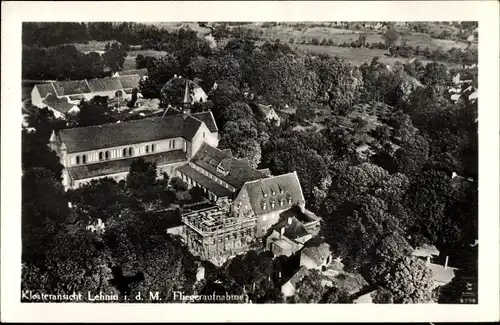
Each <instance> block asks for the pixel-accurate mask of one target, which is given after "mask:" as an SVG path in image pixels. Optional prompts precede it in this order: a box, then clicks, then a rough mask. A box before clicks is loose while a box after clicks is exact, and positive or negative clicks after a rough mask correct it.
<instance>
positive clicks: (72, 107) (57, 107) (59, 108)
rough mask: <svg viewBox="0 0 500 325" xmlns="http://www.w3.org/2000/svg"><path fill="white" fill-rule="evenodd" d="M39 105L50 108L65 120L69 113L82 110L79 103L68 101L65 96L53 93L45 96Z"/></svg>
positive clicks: (55, 114) (56, 115) (57, 116)
mask: <svg viewBox="0 0 500 325" xmlns="http://www.w3.org/2000/svg"><path fill="white" fill-rule="evenodd" d="M38 107H40V108H48V109H49V110H50V111H52V112H53V113H54V116H55V117H56V118H59V119H64V120H65V119H67V118H68V116H69V115H71V114H77V113H78V112H80V108H78V105H76V104H73V103H70V102H68V100H67V99H65V98H57V97H56V96H55V95H52V94H49V95H48V96H47V97H46V98H44V99H43V100H42V102H41V104H40V105H39V106H38Z"/></svg>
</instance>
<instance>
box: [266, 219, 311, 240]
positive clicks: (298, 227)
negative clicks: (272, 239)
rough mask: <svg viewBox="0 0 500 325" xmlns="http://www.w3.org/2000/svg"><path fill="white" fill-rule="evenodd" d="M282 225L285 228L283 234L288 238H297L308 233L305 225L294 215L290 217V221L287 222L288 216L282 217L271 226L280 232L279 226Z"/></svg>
mask: <svg viewBox="0 0 500 325" xmlns="http://www.w3.org/2000/svg"><path fill="white" fill-rule="evenodd" d="M283 227H284V228H285V231H284V233H283V235H284V236H285V237H286V238H289V239H297V238H301V237H304V236H307V235H309V232H308V231H307V230H306V227H304V225H303V224H302V223H301V222H300V221H299V220H297V218H295V217H291V223H288V218H282V219H281V220H280V221H279V222H277V223H276V224H275V225H273V227H272V228H273V229H274V230H276V231H277V232H278V233H281V228H283Z"/></svg>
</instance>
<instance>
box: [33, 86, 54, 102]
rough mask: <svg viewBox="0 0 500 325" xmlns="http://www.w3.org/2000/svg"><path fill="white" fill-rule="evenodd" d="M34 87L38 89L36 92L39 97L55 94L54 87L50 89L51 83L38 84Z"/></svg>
mask: <svg viewBox="0 0 500 325" xmlns="http://www.w3.org/2000/svg"><path fill="white" fill-rule="evenodd" d="M35 87H36V88H37V89H38V92H39V93H40V96H41V97H42V98H45V97H47V95H48V94H53V95H55V94H56V91H55V90H54V87H52V83H46V84H39V85H35Z"/></svg>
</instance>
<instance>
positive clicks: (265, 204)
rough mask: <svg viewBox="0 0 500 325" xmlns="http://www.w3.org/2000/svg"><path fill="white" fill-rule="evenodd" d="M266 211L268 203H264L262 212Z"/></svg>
mask: <svg viewBox="0 0 500 325" xmlns="http://www.w3.org/2000/svg"><path fill="white" fill-rule="evenodd" d="M266 209H267V203H266V202H264V203H262V210H266Z"/></svg>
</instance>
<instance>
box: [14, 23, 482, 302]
mask: <svg viewBox="0 0 500 325" xmlns="http://www.w3.org/2000/svg"><path fill="white" fill-rule="evenodd" d="M78 26H79V28H81V32H76V31H75V33H74V34H71V33H70V34H68V32H67V31H68V30H70V29H71V28H61V27H60V26H52V25H50V24H48V25H44V26H37V24H33V25H29V28H24V29H23V37H24V38H23V42H24V44H25V45H26V46H34V47H36V51H41V52H40V53H47V56H48V57H49V56H50V55H49V54H48V53H51V52H50V51H56V52H54V53H59V52H58V51H61V53H63V52H64V51H68V53H69V54H70V56H69V57H71V55H73V56H72V57H74V58H75V60H82V61H78V62H86V61H83V60H91V59H92V54H88V56H89V57H86V56H78V54H71V53H74V51H73V50H72V49H71V48H67V47H66V46H65V45H63V44H65V43H68V42H76V41H86V40H89V39H100V40H109V39H114V40H118V41H120V42H123V43H125V44H142V45H147V44H149V45H148V46H151V47H152V46H153V44H154V46H156V47H157V48H158V49H167V48H168V49H170V50H171V53H169V54H168V55H166V56H165V57H163V58H160V59H157V58H152V57H138V61H137V64H138V67H146V68H147V69H148V71H149V78H148V79H147V81H146V82H142V84H141V92H142V94H143V95H144V96H145V97H151V98H157V97H159V96H160V95H161V94H160V90H161V87H162V86H163V85H164V84H165V83H166V82H167V81H168V80H169V79H170V78H172V77H173V76H174V74H182V75H183V76H186V77H188V78H191V79H194V78H198V79H199V85H200V86H201V87H202V88H203V89H204V90H205V91H206V92H207V94H208V96H209V103H207V104H206V105H208V106H203V105H201V106H199V107H197V109H199V110H203V109H206V108H207V107H209V108H211V109H212V112H213V113H214V116H215V118H216V121H217V124H218V127H219V130H220V137H221V141H220V147H221V148H229V149H231V151H232V152H233V154H234V155H235V156H237V157H241V158H248V159H249V161H250V163H251V164H252V165H253V166H255V167H259V168H270V170H271V171H272V173H273V174H280V173H286V172H293V171H297V173H298V175H299V179H300V182H301V185H302V188H303V192H304V195H305V197H306V202H307V208H308V209H310V210H312V211H313V212H315V213H316V214H317V215H319V216H320V217H322V218H323V221H322V230H321V235H322V236H323V237H324V238H325V240H326V241H327V242H328V243H329V244H330V245H331V246H332V249H333V253H334V255H335V256H341V257H342V259H343V262H344V264H345V265H346V267H347V268H348V269H349V270H352V271H353V272H357V273H359V274H362V275H363V277H364V278H365V279H366V281H368V283H369V284H370V285H374V286H378V287H379V288H381V289H380V290H379V294H378V296H377V299H376V301H377V302H379V303H387V302H392V303H416V302H422V301H426V300H427V299H428V298H429V297H431V296H433V295H436V293H435V292H432V290H431V285H430V283H431V279H430V274H429V270H428V269H427V268H426V267H425V266H424V264H423V263H421V262H420V261H417V260H414V259H412V258H410V257H408V254H407V253H408V252H409V251H410V250H411V248H412V247H415V246H417V245H419V244H422V243H429V244H433V245H436V247H437V248H438V249H439V250H440V251H441V252H443V253H444V254H446V255H449V256H450V261H451V263H452V264H453V265H452V266H454V267H458V268H460V269H461V270H460V271H457V272H456V277H455V279H454V280H453V281H452V282H451V283H450V284H448V285H447V286H446V287H444V288H442V290H441V292H440V294H439V295H437V296H436V297H435V299H436V300H438V301H440V302H458V299H459V297H460V294H461V292H463V291H464V290H465V287H464V286H465V284H464V279H465V278H467V279H469V278H475V279H477V246H476V247H471V244H472V243H474V241H475V240H476V239H477V238H478V234H477V220H478V211H477V210H478V185H477V170H478V165H477V162H478V154H477V150H478V142H477V141H478V127H477V103H472V102H469V101H468V100H467V99H466V98H465V99H461V100H459V101H458V102H457V103H455V102H452V101H451V100H450V99H449V94H448V92H447V89H448V88H449V87H450V86H451V84H452V80H451V79H452V76H453V75H454V74H455V73H456V72H459V71H458V70H457V71H450V70H448V69H447V67H445V66H444V65H441V64H438V63H430V64H427V65H425V66H424V65H422V64H421V63H419V62H418V60H415V61H413V63H411V64H397V65H395V66H394V67H392V69H391V70H388V69H387V68H386V67H385V66H384V65H382V64H380V63H379V62H378V60H377V58H374V59H373V61H372V62H371V63H369V64H368V63H366V64H364V65H363V66H361V67H359V68H357V67H354V66H352V65H351V64H348V63H346V62H344V61H343V60H340V59H338V58H335V57H331V56H323V55H310V54H303V53H297V52H295V51H294V50H293V49H291V48H290V47H289V45H287V44H284V43H280V42H274V43H265V44H264V45H262V46H256V45H255V42H254V40H252V39H249V38H230V39H229V40H228V41H227V42H226V44H225V45H224V46H223V47H217V48H215V49H210V47H209V46H208V44H207V43H206V41H204V40H203V39H200V38H198V37H196V35H195V33H194V34H193V32H190V31H187V32H186V31H183V32H181V31H179V32H178V34H177V35H174V36H173V35H172V34H171V33H167V32H164V31H162V30H160V29H157V28H153V27H149V26H148V27H145V26H141V25H135V24H130V25H119V26H122V28H123V30H120V29H118V27H116V26H115V25H112V24H108V23H96V24H88V25H86V26H84V25H78ZM78 26H75V28H74V30H76V27H78ZM126 26H128V27H126ZM40 27H43V28H40ZM49 35H50V37H49ZM53 35H57V36H58V37H53ZM144 35H148V37H145V36H144ZM181 35H182V37H181ZM173 38H174V39H175V40H173ZM148 42H149V43H148ZM47 46H59V48H58V49H57V50H53V49H50V48H49V49H46V48H43V47H47ZM117 46H118V49H120V46H119V45H117ZM29 51H34V49H33V48H31V49H30V50H29ZM40 55H42V54H40ZM61 55H63V54H61ZM68 60H69V59H68ZM29 62H30V61H29V57H23V69H25V67H26V66H27V65H28V64H29ZM75 62H76V61H75ZM96 62H97V61H96ZM99 62H100V61H99ZM101 63H102V62H101ZM101 63H99V64H97V63H96V65H95V66H92V65H91V67H89V66H88V65H85V64H82V65H81V64H80V63H75V66H79V67H81V68H82V69H91V68H92V67H95V68H96V70H90V71H89V70H87V71H84V72H82V74H85V73H88V74H89V75H91V74H93V73H96V74H99V71H101V67H102V65H101ZM48 65H50V63H48ZM104 65H106V63H104ZM23 71H26V70H23ZM41 71H44V72H43V73H47V74H48V73H49V72H46V71H51V70H50V69H47V70H41ZM40 73H41V72H40ZM461 73H462V75H468V77H470V78H471V79H472V80H473V83H474V86H475V87H477V69H476V70H462V71H461ZM59 74H60V72H58V71H54V72H50V75H51V76H56V77H57V76H58V75H59ZM47 78H48V77H47ZM409 78H410V79H409ZM412 78H413V79H416V80H418V81H419V82H420V83H421V84H422V86H418V87H417V86H414V83H412V82H409V81H408V80H413V79H412ZM215 83H216V85H217V86H216V87H214V84H215ZM248 94H254V95H255V97H259V98H260V99H262V100H265V101H266V102H268V103H270V104H272V105H273V106H274V107H276V108H277V109H278V110H281V109H286V111H289V112H288V113H283V114H281V115H282V123H281V125H280V126H275V125H272V124H268V123H265V122H264V121H261V120H260V119H259V118H258V117H256V116H255V115H254V113H253V111H252V109H251V105H252V104H253V100H252V99H250V98H249V96H248ZM377 101H380V102H384V103H386V104H388V105H390V110H388V111H386V112H383V113H380V114H376V115H377V119H378V121H379V123H378V125H376V126H373V125H372V124H370V123H368V122H367V121H366V120H363V119H360V118H355V117H354V118H353V117H352V114H353V113H354V107H355V104H358V103H360V102H362V103H368V104H369V105H373V106H374V105H375V102H377ZM105 110H106V108H105V107H104V106H102V105H101V106H99V102H98V100H97V101H90V102H86V103H84V104H82V111H81V113H80V116H79V117H78V118H77V120H76V121H74V122H73V123H74V124H73V125H75V124H76V125H82V126H83V125H92V124H100V123H107V122H112V121H113V120H112V119H110V115H109V114H108V113H107V112H106V111H105ZM290 111H291V112H290ZM94 112H100V113H99V114H94ZM28 119H29V121H28V122H29V124H30V125H31V126H32V127H34V128H35V129H36V132H34V133H30V132H28V131H26V130H23V153H22V154H23V156H22V161H23V180H22V182H23V206H22V220H23V223H22V228H23V233H22V235H23V256H22V259H23V281H22V286H23V288H26V289H31V290H34V289H36V290H40V291H43V292H50V293H58V292H60V293H62V292H66V293H69V292H72V291H73V290H77V291H88V290H90V291H93V292H98V291H99V290H101V291H103V292H108V293H112V292H120V293H124V292H125V293H126V292H129V291H130V290H132V291H137V290H140V291H144V292H147V291H159V292H160V295H162V296H164V297H171V292H172V291H173V290H177V289H182V290H184V291H185V292H186V294H187V293H188V292H192V291H193V290H196V292H208V293H212V292H213V291H218V292H219V291H220V292H222V293H224V292H226V291H227V292H229V293H233V294H240V293H242V292H243V290H245V292H246V293H247V294H248V296H249V298H250V299H251V300H252V301H254V302H282V301H283V298H282V297H281V296H280V293H279V286H277V285H276V281H275V280H276V278H275V275H276V272H281V271H284V270H286V269H287V268H286V261H284V260H283V259H281V258H277V259H274V260H273V259H272V257H271V256H270V255H269V253H266V252H248V253H247V254H245V255H243V256H238V257H237V258H234V259H232V260H230V261H228V262H227V263H226V264H225V265H224V266H222V267H221V268H215V267H213V266H212V267H211V266H210V265H207V264H205V266H206V267H207V276H206V279H205V280H203V281H202V282H198V283H195V278H194V277H195V272H196V267H197V265H198V263H199V262H198V261H197V259H196V258H195V257H193V256H191V255H190V254H189V253H188V252H186V251H185V249H184V247H183V246H182V245H181V244H180V243H179V242H178V241H177V240H176V239H174V238H172V237H170V236H168V235H166V232H165V227H166V226H165V223H164V222H167V223H168V221H165V220H164V219H168V218H171V217H172V216H171V215H175V214H176V213H178V210H176V208H175V207H177V206H179V205H180V204H182V203H183V202H182V201H183V200H188V201H189V200H191V201H193V202H194V201H197V200H199V199H201V197H200V196H201V194H200V193H196V190H194V191H190V192H188V193H187V197H188V198H187V199H186V198H183V196H182V193H184V194H185V193H186V191H185V189H186V188H185V186H186V185H185V184H183V183H182V181H180V180H179V179H177V178H172V179H169V178H168V176H165V177H164V178H160V179H156V172H155V166H154V165H150V164H146V163H144V162H141V161H139V162H137V163H136V164H133V165H132V166H131V173H130V175H129V177H128V178H127V180H126V181H122V182H121V183H116V182H114V181H113V180H111V179H104V180H100V181H94V182H92V183H91V184H89V185H86V186H84V187H82V188H80V189H77V190H71V191H68V192H67V193H66V192H64V190H63V188H62V185H61V183H60V177H61V169H62V166H61V165H60V164H59V163H58V161H57V158H56V156H55V154H54V153H53V152H51V151H49V149H48V148H47V146H46V144H47V142H48V139H49V136H50V134H51V132H52V130H54V129H59V128H64V127H67V125H65V123H64V122H62V123H61V122H60V121H57V120H55V119H54V118H53V116H51V114H50V113H49V112H48V111H47V110H34V111H33V113H32V114H31V115H30V116H29V117H28ZM313 122H314V123H320V124H321V125H323V126H324V128H322V129H320V130H318V129H315V128H312V129H311V128H307V127H306V128H303V129H301V130H298V129H297V126H310V125H311V123H313ZM361 144H369V145H370V147H371V148H372V150H374V151H375V154H374V155H373V156H372V157H371V158H363V157H360V155H359V154H358V153H357V151H356V148H357V147H358V146H359V145H361ZM454 172H455V173H457V174H458V175H460V176H462V177H459V178H455V179H453V180H452V179H451V176H452V173H454ZM466 178H470V180H467V179H466ZM191 201H190V202H191ZM69 202H71V204H69V205H68V203H69ZM164 209H167V212H165V213H164V214H162V216H163V217H157V218H151V216H150V215H149V214H148V213H150V212H152V211H158V210H164ZM176 211H177V212H176ZM174 217H175V216H174ZM97 218H99V219H101V220H103V221H104V222H105V224H106V231H105V232H104V233H103V234H101V233H93V232H90V231H88V230H86V229H85V227H86V226H87V225H88V223H89V221H92V222H94V221H95V220H97ZM109 278H112V279H113V281H107V280H106V279H109ZM321 279H322V275H321V274H320V273H319V272H310V273H309V274H308V275H307V276H306V278H304V280H303V281H302V282H301V284H300V286H301V290H300V294H298V295H296V296H295V297H294V298H293V299H292V300H291V301H290V302H295V303H297V302H308V303H310V302H328V303H335V302H337V303H345V302H349V295H348V294H347V293H346V292H344V291H343V290H341V289H338V288H335V287H333V288H326V289H324V288H322V287H321V285H320V282H321Z"/></svg>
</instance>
